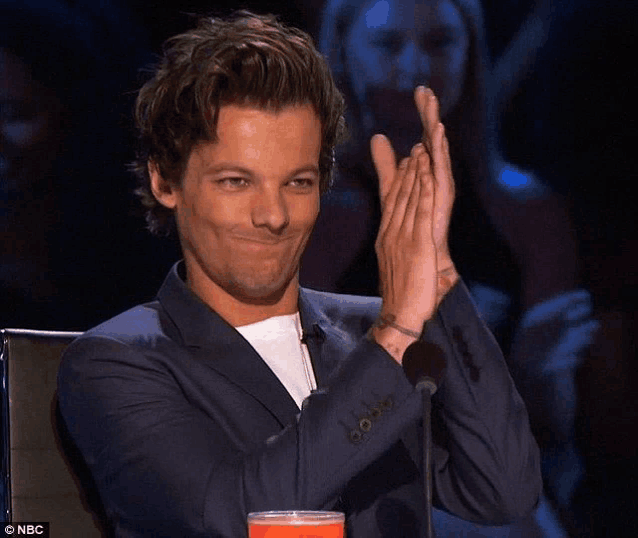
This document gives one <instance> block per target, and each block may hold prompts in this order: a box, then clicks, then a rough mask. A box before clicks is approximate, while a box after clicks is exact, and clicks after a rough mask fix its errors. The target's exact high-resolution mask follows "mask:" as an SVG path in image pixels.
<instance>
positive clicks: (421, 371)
mask: <svg viewBox="0 0 638 538" xmlns="http://www.w3.org/2000/svg"><path fill="white" fill-rule="evenodd" d="M403 370H404V372H405V374H406V376H407V377H408V379H409V380H410V382H411V383H412V384H414V386H415V388H416V389H417V390H418V391H419V392H420V393H421V403H422V407H423V489H424V493H425V530H426V534H425V535H426V537H427V538H434V537H435V533H434V525H433V522H432V396H433V395H434V393H435V392H436V390H437V384H438V383H439V382H440V380H441V378H442V377H443V373H444V371H445V355H444V352H443V351H442V350H441V348H439V347H438V346H436V345H435V344H432V343H429V342H423V341H421V340H417V341H416V342H413V343H412V344H410V345H409V346H408V348H407V349H406V350H405V353H404V354H403Z"/></svg>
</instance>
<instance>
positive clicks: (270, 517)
mask: <svg viewBox="0 0 638 538" xmlns="http://www.w3.org/2000/svg"><path fill="white" fill-rule="evenodd" d="M344 521H345V516H344V515H343V514H342V513H341V512H320V511H317V512H312V511H283V512H252V513H250V514H248V538H343V536H344V532H343V529H344Z"/></svg>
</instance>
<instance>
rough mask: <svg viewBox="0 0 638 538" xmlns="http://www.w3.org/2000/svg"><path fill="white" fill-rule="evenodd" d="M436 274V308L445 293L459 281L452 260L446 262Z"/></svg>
mask: <svg viewBox="0 0 638 538" xmlns="http://www.w3.org/2000/svg"><path fill="white" fill-rule="evenodd" d="M440 267H441V269H438V270H437V272H436V279H437V280H436V306H437V308H438V307H439V305H440V304H441V301H443V299H444V298H445V296H446V295H447V293H448V292H449V291H450V290H451V289H452V288H453V287H454V285H455V284H456V283H457V282H458V281H459V278H460V276H459V274H458V272H457V270H456V267H454V263H452V260H449V261H448V260H446V261H445V262H444V263H443V264H441V265H440Z"/></svg>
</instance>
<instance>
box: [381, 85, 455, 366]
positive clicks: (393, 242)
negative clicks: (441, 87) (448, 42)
mask: <svg viewBox="0 0 638 538" xmlns="http://www.w3.org/2000/svg"><path fill="white" fill-rule="evenodd" d="M415 102H416V104H417V109H418V111H419V114H420V116H421V120H422V122H423V126H424V142H421V143H418V144H416V145H415V146H414V148H413V149H412V152H411V154H410V156H409V157H406V158H405V159H402V160H401V162H400V163H399V164H398V166H397V163H396V157H395V154H394V150H393V148H392V144H391V143H390V141H389V140H388V138H387V137H385V136H384V135H375V136H374V137H372V141H371V149H372V158H373V161H374V165H375V167H376V170H377V174H378V176H379V195H380V199H381V210H382V217H381V225H380V228H379V235H378V237H377V241H376V244H375V249H376V253H377V258H378V261H379V280H380V283H381V296H382V298H383V306H382V310H381V314H380V317H379V321H378V323H377V327H375V329H374V330H373V336H374V338H375V339H376V341H377V342H378V343H380V344H381V345H383V346H384V347H385V348H386V349H387V350H388V351H389V352H390V354H391V355H392V356H393V357H394V358H395V359H396V360H397V361H398V362H401V358H402V355H403V351H404V350H405V348H406V347H407V346H408V345H409V344H410V343H411V342H412V341H414V339H415V338H416V337H417V336H418V335H419V334H420V332H421V330H422V328H423V324H424V323H425V321H427V320H428V319H430V318H431V317H432V315H433V314H434V311H435V310H436V307H437V306H438V304H439V303H440V301H441V299H442V298H443V296H444V295H445V293H446V292H447V291H448V290H449V289H450V288H451V287H452V286H453V285H454V283H455V282H456V280H457V279H458V275H457V273H456V270H455V269H454V265H453V263H452V261H451V258H450V254H449V248H448V229H449V222H450V215H451V212H452V204H453V200H454V181H453V178H452V171H451V165H450V158H449V153H448V143H447V139H446V137H445V132H444V128H443V124H441V122H440V121H439V112H438V103H437V101H436V98H435V97H434V94H433V93H432V92H431V90H428V89H426V88H423V87H418V88H417V90H416V92H415Z"/></svg>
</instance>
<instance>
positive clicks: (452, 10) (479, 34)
mask: <svg viewBox="0 0 638 538" xmlns="http://www.w3.org/2000/svg"><path fill="white" fill-rule="evenodd" d="M319 43H320V47H321V48H322V50H323V51H324V53H325V54H326V55H327V56H328V58H329V60H330V62H331V64H332V66H333V69H334V71H335V74H336V76H337V78H338V80H339V82H340V85H341V88H342V90H343V91H344V93H345V95H346V99H347V101H348V104H349V108H350V111H351V117H350V118H349V120H350V122H349V126H350V129H351V133H352V136H351V140H350V142H349V144H347V146H346V147H345V148H344V149H343V151H342V154H341V155H338V159H337V160H338V165H339V172H338V176H337V179H336V182H335V185H334V188H333V189H332V191H331V192H330V193H328V195H327V196H326V197H325V199H324V200H323V205H322V210H321V215H320V218H319V221H318V223H317V226H316V233H315V234H314V235H313V238H312V240H311V243H310V246H309V249H308V251H307V253H306V255H305V258H304V261H303V263H302V274H301V282H302V284H303V285H307V286H309V287H315V288H319V289H323V290H328V291H338V292H342V293H363V294H376V293H377V268H376V258H375V255H374V248H373V246H374V239H375V235H376V231H377V228H378V223H379V215H380V212H379V205H378V204H379V202H378V196H377V181H376V177H375V174H374V171H373V170H372V168H371V166H370V165H369V164H368V163H369V162H371V160H370V158H369V149H368V144H369V139H370V136H371V135H372V134H374V133H375V132H383V133H385V134H387V135H388V136H389V138H390V140H392V142H393V144H394V146H395V149H396V150H397V153H398V155H399V156H405V155H406V154H407V152H408V150H409V148H410V147H411V146H412V145H413V144H414V143H415V142H416V141H417V140H418V139H419V137H420V136H421V132H420V125H419V124H418V123H417V122H414V121H413V119H414V114H413V110H414V104H413V98H412V95H413V90H414V87H415V86H416V85H417V84H426V85H428V86H430V87H431V88H432V89H433V90H434V92H435V93H436V94H437V96H438V97H439V100H440V103H441V113H442V116H443V120H444V124H445V126H446V132H447V134H448V137H449V140H450V150H451V154H452V161H453V167H454V173H455V181H456V186H457V201H456V204H455V209H454V216H453V220H452V229H451V245H452V251H453V259H454V260H455V263H456V264H457V268H458V269H459V271H460V273H461V275H462V276H463V277H464V279H465V280H466V282H467V283H468V284H469V286H470V289H471V291H472V292H473V295H474V297H475V300H476V301H477V304H478V306H479V309H480V310H481V311H482V313H483V315H484V317H485V319H486V321H487V322H488V324H489V325H490V327H491V328H492V330H493V331H494V332H495V334H496V335H497V337H498V338H499V341H500V343H501V345H502V346H503V348H504V350H505V351H506V353H507V355H508V360H509V363H510V368H511V371H512V374H513V376H514V378H515V380H516V382H517V386H518V387H519V390H520V391H521V394H522V396H523V397H524V398H525V400H526V402H527V404H528V407H529V410H530V416H531V419H532V421H533V427H534V429H535V432H536V434H537V437H538V438H539V442H540V444H541V445H542V447H543V449H544V455H545V457H546V459H545V469H546V473H545V478H546V481H547V489H548V492H549V493H550V497H551V499H552V501H553V505H552V506H553V507H554V509H559V510H560V511H561V513H565V510H564V509H565V508H566V507H568V506H569V504H570V502H571V500H572V498H573V494H574V491H575V489H576V487H577V485H578V484H579V483H580V482H581V481H582V479H583V476H584V467H583V464H582V459H581V457H580V453H579V451H578V449H577V447H576V445H575V442H574V441H575V436H574V431H575V417H576V412H577V392H576V384H575V372H576V370H577V369H578V367H579V366H580V365H581V364H582V361H583V360H584V358H585V355H586V353H587V351H588V350H589V349H590V346H591V343H592V341H593V339H594V336H595V333H596V330H597V328H598V323H597V322H596V321H595V320H594V319H593V318H592V306H591V301H590V296H589V294H588V293H587V292H586V291H584V290H582V289H578V285H579V281H578V270H577V254H576V245H575V239H574V237H573V227H572V224H571V221H570V218H569V216H568V211H567V208H566V205H565V203H564V200H563V198H562V197H560V196H559V195H558V194H556V192H554V191H553V190H552V189H550V188H549V187H548V185H546V184H545V183H544V182H542V181H541V180H540V179H539V178H538V176H536V175H535V174H534V173H532V172H530V171H528V170H527V169H525V170H523V169H522V168H519V167H518V166H515V165H514V164H512V163H510V162H508V161H507V160H506V159H505V158H504V157H503V154H502V151H501V149H500V143H499V142H500V141H499V138H498V132H499V131H498V125H497V124H496V123H495V119H496V118H495V116H494V112H495V110H496V109H497V107H496V103H495V101H494V93H493V91H491V90H492V88H493V84H494V82H493V80H492V79H491V68H490V62H489V59H488V54H487V50H486V46H485V39H484V32H483V19H482V14H481V9H480V5H479V3H478V1H476V0H455V1H452V0H425V1H419V0H416V1H415V0H378V1H375V0H370V1H368V2H367V3H365V2H364V3H359V2H348V0H333V1H332V2H329V3H328V5H327V6H326V8H325V12H324V18H323V25H322V30H321V35H320V40H319ZM326 260H329V263H326ZM552 506H550V505H544V506H543V507H541V509H539V511H538V512H537V518H536V519H537V521H536V522H535V523H533V522H527V524H526V525H522V526H521V527H519V528H516V529H514V528H511V529H508V530H507V532H510V535H512V536H514V535H518V536H522V535H529V533H532V534H531V535H537V536H538V535H541V536H542V535H546V536H559V535H560V533H562V532H564V531H563V530H561V528H560V526H559V525H558V524H557V522H556V520H555V517H554V516H553V515H552V514H553V512H552ZM441 517H443V516H441ZM439 521H440V522H443V519H440V520H439ZM446 525H447V528H451V526H453V525H452V523H451V521H446ZM543 525H545V528H543ZM455 528H456V527H455ZM548 528H549V529H551V530H548ZM440 530H441V532H443V533H444V534H443V535H445V530H444V527H441V529H440ZM455 532H456V531H455ZM481 532H482V533H484V535H486V536H490V535H492V536H496V535H499V534H498V532H505V531H504V530H501V531H497V530H495V529H491V530H488V529H483V530H482V531H481Z"/></svg>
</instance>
